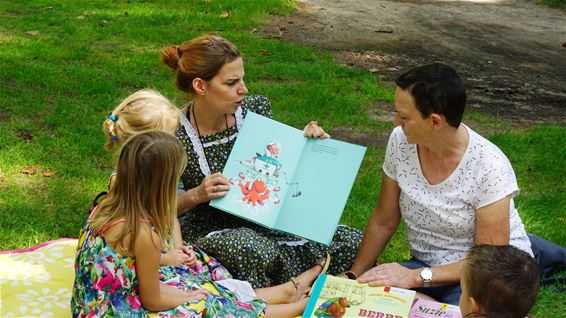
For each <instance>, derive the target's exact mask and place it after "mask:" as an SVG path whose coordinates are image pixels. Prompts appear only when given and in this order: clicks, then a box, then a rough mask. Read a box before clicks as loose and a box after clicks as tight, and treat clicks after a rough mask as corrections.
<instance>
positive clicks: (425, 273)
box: [419, 267, 432, 288]
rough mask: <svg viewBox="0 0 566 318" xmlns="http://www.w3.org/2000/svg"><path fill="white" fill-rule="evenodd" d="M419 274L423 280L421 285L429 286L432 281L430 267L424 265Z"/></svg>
mask: <svg viewBox="0 0 566 318" xmlns="http://www.w3.org/2000/svg"><path fill="white" fill-rule="evenodd" d="M419 275H420V276H421V279H422V281H423V287H425V288H427V287H430V285H431V283H432V269H430V267H425V268H423V269H421V273H420V274H419Z"/></svg>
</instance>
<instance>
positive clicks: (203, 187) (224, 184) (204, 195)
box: [196, 172, 230, 203]
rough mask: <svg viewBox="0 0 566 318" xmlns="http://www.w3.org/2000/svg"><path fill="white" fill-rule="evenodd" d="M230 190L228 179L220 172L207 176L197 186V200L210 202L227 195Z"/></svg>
mask: <svg viewBox="0 0 566 318" xmlns="http://www.w3.org/2000/svg"><path fill="white" fill-rule="evenodd" d="M228 190H230V183H229V182H228V179H226V178H224V176H223V175H222V174H221V173H220V172H216V173H214V174H212V175H210V176H206V177H205V178H204V179H203V180H202V182H201V183H200V185H199V186H198V187H197V188H196V196H197V201H198V202H199V203H204V202H208V201H210V200H212V199H215V198H220V197H223V196H225V195H226V194H227V193H228Z"/></svg>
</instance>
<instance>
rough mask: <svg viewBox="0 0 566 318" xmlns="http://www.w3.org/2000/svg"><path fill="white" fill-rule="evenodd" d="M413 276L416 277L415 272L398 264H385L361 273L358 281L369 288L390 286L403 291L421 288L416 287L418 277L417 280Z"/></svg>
mask: <svg viewBox="0 0 566 318" xmlns="http://www.w3.org/2000/svg"><path fill="white" fill-rule="evenodd" d="M415 275H418V273H417V272H416V271H415V270H412V269H408V268H406V267H403V266H401V265H399V264H398V263H387V264H381V265H377V266H376V267H374V268H372V269H370V270H368V271H367V272H365V273H363V274H362V275H361V276H360V277H359V278H358V281H359V282H360V283H368V284H369V285H370V286H392V287H399V288H405V289H411V288H415V287H422V286H417V285H416V282H417V281H418V279H420V277H419V278H418V279H417V277H415Z"/></svg>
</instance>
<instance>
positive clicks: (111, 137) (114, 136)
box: [110, 135, 119, 142]
mask: <svg viewBox="0 0 566 318" xmlns="http://www.w3.org/2000/svg"><path fill="white" fill-rule="evenodd" d="M110 140H112V142H116V141H118V140H119V138H118V136H116V135H112V136H110Z"/></svg>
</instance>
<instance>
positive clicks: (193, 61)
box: [161, 34, 241, 95]
mask: <svg viewBox="0 0 566 318" xmlns="http://www.w3.org/2000/svg"><path fill="white" fill-rule="evenodd" d="M239 57H241V54H240V50H239V49H238V47H237V46H236V45H234V44H233V43H232V42H230V41H228V40H227V39H225V38H222V37H220V36H219V35H217V34H204V35H201V36H199V37H197V38H195V39H192V40H190V41H187V42H185V43H183V44H181V45H171V46H169V47H166V48H164V49H163V50H162V51H161V61H162V62H163V63H164V64H165V65H167V66H168V67H169V68H171V69H172V70H173V71H175V74H176V77H175V83H176V84H177V88H179V89H180V90H181V91H183V92H187V93H189V94H191V95H192V94H194V93H195V91H194V88H193V80H194V79H195V78H200V79H203V80H205V81H209V80H211V79H212V78H213V77H214V76H216V74H218V72H220V69H221V68H222V66H224V64H226V63H230V62H232V61H234V60H236V59H237V58H239Z"/></svg>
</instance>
